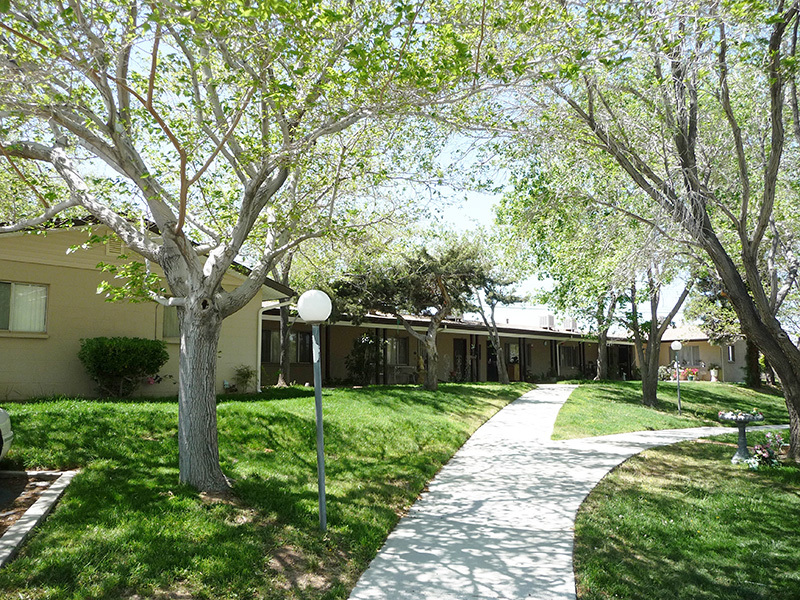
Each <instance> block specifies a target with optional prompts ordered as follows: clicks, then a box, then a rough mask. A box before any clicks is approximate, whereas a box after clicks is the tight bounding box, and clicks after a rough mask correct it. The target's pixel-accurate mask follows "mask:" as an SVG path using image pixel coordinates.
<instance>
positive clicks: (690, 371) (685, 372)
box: [683, 367, 697, 377]
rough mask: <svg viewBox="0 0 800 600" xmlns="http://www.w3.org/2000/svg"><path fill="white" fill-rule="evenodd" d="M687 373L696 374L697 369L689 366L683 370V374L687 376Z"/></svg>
mask: <svg viewBox="0 0 800 600" xmlns="http://www.w3.org/2000/svg"><path fill="white" fill-rule="evenodd" d="M689 375H697V369H690V368H689V367H687V368H685V369H684V370H683V376H684V377H689Z"/></svg>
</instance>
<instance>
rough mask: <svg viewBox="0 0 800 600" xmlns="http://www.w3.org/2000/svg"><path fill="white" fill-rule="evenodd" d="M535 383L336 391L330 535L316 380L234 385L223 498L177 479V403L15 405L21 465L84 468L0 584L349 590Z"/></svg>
mask: <svg viewBox="0 0 800 600" xmlns="http://www.w3.org/2000/svg"><path fill="white" fill-rule="evenodd" d="M524 391H525V389H523V387H519V386H517V387H514V386H511V387H504V386H497V387H495V386H468V385H462V386H459V385H454V386H442V388H441V390H440V391H439V392H438V394H432V393H430V392H426V393H421V391H420V390H419V388H412V387H409V388H393V387H380V388H366V389H365V390H364V391H360V390H349V391H341V390H325V394H326V396H325V400H324V402H325V404H326V418H325V444H326V463H327V465H326V466H327V475H328V488H327V489H328V504H327V506H328V515H329V531H328V533H327V534H326V535H325V536H323V535H321V534H320V532H319V531H318V513H317V488H316V441H315V422H314V410H313V404H314V403H313V390H308V388H288V389H287V388H283V389H282V391H281V392H280V393H283V394H287V396H286V398H284V399H277V400H276V399H275V398H270V399H269V400H267V401H265V400H264V398H262V397H260V396H254V397H249V398H247V397H236V398H234V397H233V396H230V397H228V396H226V397H224V399H225V400H226V402H225V403H224V404H223V405H221V406H220V407H219V410H218V419H219V421H218V423H219V432H220V454H221V458H222V465H223V470H224V471H225V472H226V473H227V474H229V475H230V476H232V477H233V478H234V481H235V483H234V488H233V489H234V494H233V495H231V496H230V497H229V498H223V499H222V501H218V502H211V501H209V500H208V499H207V498H204V497H203V496H202V495H200V494H198V493H197V492H196V491H194V490H192V489H189V488H186V487H184V486H180V485H179V484H178V483H177V482H178V471H177V465H178V450H177V412H178V411H177V405H176V404H175V403H174V402H150V401H148V402H139V401H131V402H108V401H103V402H97V401H85V400H75V399H59V400H56V401H50V402H46V401H43V400H40V401H37V402H33V403H26V404H14V405H12V406H10V407H9V410H10V412H11V416H12V421H13V423H14V429H15V432H16V435H17V439H16V440H15V444H14V448H13V449H12V461H13V462H14V464H18V465H19V466H20V467H24V468H48V469H67V468H80V469H81V471H82V472H81V473H80V474H79V475H78V476H77V477H75V479H74V480H73V483H72V484H71V485H70V487H69V488H68V489H67V492H66V494H65V496H64V498H63V499H62V501H61V502H60V504H59V507H58V508H57V510H56V511H55V512H54V513H53V515H51V517H50V518H48V520H47V521H46V522H45V523H44V524H43V526H42V527H41V529H40V530H39V531H38V533H37V534H36V535H35V536H34V537H33V538H32V539H31V541H30V542H29V543H28V544H27V545H26V546H25V547H24V548H23V550H22V552H21V554H20V556H19V557H18V558H17V559H16V560H15V561H14V562H12V563H11V564H10V565H9V566H7V567H6V568H4V569H3V570H2V571H0V596H2V597H11V596H14V595H16V594H17V593H18V592H20V591H21V590H26V593H29V594H30V595H31V596H32V597H48V598H89V597H91V598H120V597H133V596H134V595H136V594H138V595H139V596H141V597H154V596H159V594H161V595H163V594H169V593H172V594H187V593H188V594H190V595H191V596H192V597H264V598H283V597H287V596H290V595H291V596H292V597H298V598H306V597H307V598H322V597H330V598H334V597H335V598H343V597H345V596H346V593H347V592H346V590H347V589H348V586H349V585H350V584H351V583H353V580H352V578H353V577H355V576H356V575H357V574H358V573H359V572H360V570H361V569H363V568H364V567H365V566H366V564H367V562H368V561H369V560H370V559H371V558H372V557H373V556H374V554H375V553H376V552H377V550H378V548H379V547H380V545H381V543H382V542H383V540H384V539H385V537H386V535H387V534H388V532H389V531H390V530H391V529H392V527H393V526H394V525H395V524H396V522H397V520H398V518H399V514H401V513H402V511H403V510H404V509H405V508H407V507H408V506H409V505H410V504H411V503H412V502H413V501H414V499H415V498H416V497H417V495H418V494H419V492H420V491H421V490H422V488H423V487H424V485H425V483H426V481H428V480H429V479H430V477H432V476H433V475H434V474H435V473H436V472H437V471H438V469H439V468H440V467H441V465H442V464H443V463H444V462H445V461H446V460H448V458H449V457H450V456H451V455H452V453H453V452H454V451H455V450H456V449H457V448H458V447H460V445H461V444H462V443H463V442H464V441H465V440H466V438H467V437H468V435H469V432H470V431H471V429H472V428H474V427H475V426H477V423H476V422H475V421H476V420H477V419H478V417H480V416H483V417H485V416H487V415H488V414H489V413H490V412H493V411H494V410H496V409H497V408H499V407H500V406H501V405H502V404H505V403H506V402H508V401H509V400H511V399H513V398H514V397H516V396H518V395H520V394H521V393H523V392H524ZM228 400H231V401H230V402H227V401H228ZM233 400H241V401H233ZM453 415H457V418H453ZM286 549H290V550H291V552H292V553H293V554H292V556H294V557H296V558H294V559H293V561H294V562H293V563H292V565H291V568H293V569H296V571H297V573H299V574H300V575H304V574H305V576H307V575H308V574H314V573H316V572H318V571H320V570H321V569H322V571H323V574H324V580H323V585H322V587H321V588H319V589H317V588H314V587H313V586H312V587H311V588H308V589H306V588H305V587H304V585H305V584H302V583H298V582H302V581H303V577H298V578H296V579H294V578H292V577H290V576H289V575H287V573H286V572H285V571H280V570H276V569H277V567H275V566H274V565H273V564H272V562H271V558H272V557H274V556H276V555H278V554H280V553H281V552H285V551H286ZM290 562H291V561H290ZM275 581H284V584H285V585H284V587H280V586H278V587H276V584H275V583H274V582H275ZM287 581H288V582H287ZM285 586H289V587H288V589H289V590H291V592H288V591H287V588H286V587H285Z"/></svg>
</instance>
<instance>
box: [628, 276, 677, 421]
mask: <svg viewBox="0 0 800 600" xmlns="http://www.w3.org/2000/svg"><path fill="white" fill-rule="evenodd" d="M660 275H661V274H660V273H659V272H658V268H657V265H651V266H650V267H649V268H648V269H647V272H646V275H645V290H644V298H645V299H646V301H647V302H648V304H649V305H650V306H649V308H650V315H649V317H650V318H649V320H647V321H644V322H643V321H640V317H639V302H640V294H639V290H638V287H637V284H636V281H635V280H634V281H633V282H632V283H631V292H630V303H631V313H630V318H629V320H628V326H629V328H630V330H631V332H632V333H633V340H634V344H635V346H636V355H637V358H638V363H639V371H640V372H641V374H642V403H643V404H645V405H646V406H656V405H657V404H658V359H659V355H660V353H661V338H662V337H663V335H664V333H665V332H666V330H667V329H668V328H669V326H670V324H671V323H672V320H673V319H674V318H675V315H676V314H678V310H680V307H681V305H682V304H683V301H684V300H685V299H686V297H687V296H688V295H689V292H690V291H691V289H692V283H689V284H687V285H686V286H685V287H684V289H683V291H682V292H681V293H680V295H679V296H678V299H677V300H676V301H675V303H674V304H673V305H672V308H671V309H670V311H669V313H668V314H667V316H666V317H665V318H663V319H659V318H658V306H659V303H660V300H661V291H662V288H663V285H664V283H665V281H664V279H662V278H661V277H660Z"/></svg>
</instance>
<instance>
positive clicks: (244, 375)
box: [233, 365, 256, 392]
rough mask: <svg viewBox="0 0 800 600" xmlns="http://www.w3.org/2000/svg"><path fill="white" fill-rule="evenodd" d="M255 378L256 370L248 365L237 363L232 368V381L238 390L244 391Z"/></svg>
mask: <svg viewBox="0 0 800 600" xmlns="http://www.w3.org/2000/svg"><path fill="white" fill-rule="evenodd" d="M255 378H256V370H255V369H254V368H253V367H251V366H250V365H239V366H238V367H236V369H234V376H233V382H234V383H235V384H236V389H237V390H239V391H240V392H246V391H247V390H248V389H249V388H250V384H251V383H252V381H253V380H255Z"/></svg>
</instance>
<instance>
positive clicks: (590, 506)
mask: <svg viewBox="0 0 800 600" xmlns="http://www.w3.org/2000/svg"><path fill="white" fill-rule="evenodd" d="M734 439H735V437H734V436H730V437H728V436H726V438H725V440H734ZM733 450H734V449H733V448H731V447H730V446H728V445H722V444H716V443H712V444H709V443H692V442H690V443H683V444H678V445H675V446H670V447H665V448H661V449H658V450H654V451H649V452H647V453H644V454H642V455H640V456H638V457H634V458H632V459H631V460H629V461H628V462H626V463H624V464H623V465H621V466H620V467H619V468H618V469H616V470H615V471H614V472H612V474H611V475H609V476H608V477H607V478H606V479H604V480H603V481H602V482H601V483H600V484H599V485H598V486H597V488H596V489H595V491H593V492H592V494H591V495H590V496H589V498H588V499H587V501H586V503H585V504H584V505H583V506H582V507H581V510H580V512H579V515H578V520H577V522H576V551H575V570H576V578H577V582H578V590H579V594H578V597H579V598H580V599H581V600H589V599H592V600H594V599H600V598H608V597H617V596H618V597H624V598H653V597H656V596H654V590H658V596H657V597H658V598H665V599H673V598H675V599H677V598H681V599H687V600H693V599H712V598H725V599H730V600H733V599H737V600H751V599H765V600H766V599H768V598H793V597H796V592H797V578H796V573H797V572H798V570H800V550H798V548H799V547H800V531H798V530H797V528H796V527H795V526H794V519H793V517H789V515H794V514H796V513H797V510H799V509H800V495H799V494H798V491H799V490H800V467H798V466H797V465H792V466H786V467H783V468H780V469H766V470H760V471H758V472H752V471H749V470H747V469H743V468H740V467H739V468H737V467H734V466H732V465H731V463H730V457H731V455H732V451H733Z"/></svg>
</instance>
